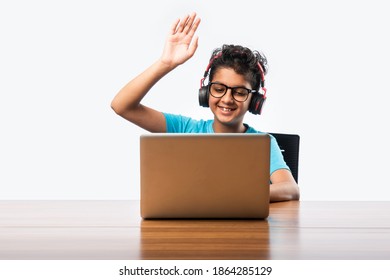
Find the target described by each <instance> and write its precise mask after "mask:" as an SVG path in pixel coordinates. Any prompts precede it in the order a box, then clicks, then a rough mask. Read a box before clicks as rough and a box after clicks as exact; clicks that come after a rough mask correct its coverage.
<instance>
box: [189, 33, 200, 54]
mask: <svg viewBox="0 0 390 280" xmlns="http://www.w3.org/2000/svg"><path fill="white" fill-rule="evenodd" d="M198 41H199V37H195V39H194V41H193V42H192V44H191V45H190V47H189V48H188V52H189V56H190V57H192V56H193V55H194V53H195V51H196V49H197V48H198Z"/></svg>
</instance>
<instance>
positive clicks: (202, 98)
mask: <svg viewBox="0 0 390 280" xmlns="http://www.w3.org/2000/svg"><path fill="white" fill-rule="evenodd" d="M199 105H200V106H202V107H209V88H208V87H207V86H202V87H201V88H200V89H199Z"/></svg>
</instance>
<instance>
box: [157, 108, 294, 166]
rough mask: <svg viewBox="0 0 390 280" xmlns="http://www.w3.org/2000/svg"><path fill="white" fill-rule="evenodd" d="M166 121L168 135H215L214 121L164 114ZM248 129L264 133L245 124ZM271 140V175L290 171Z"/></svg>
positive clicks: (275, 144) (273, 140) (274, 140)
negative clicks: (279, 171) (279, 170)
mask: <svg viewBox="0 0 390 280" xmlns="http://www.w3.org/2000/svg"><path fill="white" fill-rule="evenodd" d="M163 114H164V116H165V120H166V125H167V132H168V133H214V129H213V122H214V120H206V121H205V120H194V119H191V118H189V117H185V116H181V115H173V114H168V113H163ZM245 126H246V127H247V128H248V129H247V130H246V133H263V132H260V131H257V130H255V129H254V128H252V127H250V126H248V125H246V124H245ZM270 138H271V162H270V174H272V173H273V172H275V171H276V170H278V169H288V170H290V168H289V167H288V166H287V164H286V162H285V161H284V159H283V155H282V152H281V151H280V148H279V146H278V143H277V142H276V139H275V137H273V136H272V135H270Z"/></svg>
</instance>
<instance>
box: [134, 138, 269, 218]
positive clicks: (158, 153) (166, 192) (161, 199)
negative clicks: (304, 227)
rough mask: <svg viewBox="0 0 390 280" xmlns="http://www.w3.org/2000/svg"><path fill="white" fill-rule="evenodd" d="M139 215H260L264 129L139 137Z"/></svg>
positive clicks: (264, 197) (265, 168) (265, 196)
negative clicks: (254, 131) (243, 131)
mask: <svg viewBox="0 0 390 280" xmlns="http://www.w3.org/2000/svg"><path fill="white" fill-rule="evenodd" d="M140 172H141V176H140V181H141V217H142V218H144V219H151V218H154V219H159V218H160V219H161V218H162V219H220V218H223V219H264V218H266V217H267V216H268V214H269V185H270V137H269V135H267V134H239V133H232V134H227V133H223V134H187V133H186V134H179V133H173V134H171V133H154V134H145V135H141V137H140Z"/></svg>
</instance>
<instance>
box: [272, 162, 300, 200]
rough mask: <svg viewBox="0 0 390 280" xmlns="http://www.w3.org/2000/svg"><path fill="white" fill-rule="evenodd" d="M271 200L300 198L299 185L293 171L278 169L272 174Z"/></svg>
mask: <svg viewBox="0 0 390 280" xmlns="http://www.w3.org/2000/svg"><path fill="white" fill-rule="evenodd" d="M271 182H272V184H271V186H270V202H277V201H286V200H299V187H298V185H297V183H296V182H295V180H294V177H293V176H292V174H291V172H290V171H288V170H286V169H280V170H276V171H275V172H274V173H272V175H271Z"/></svg>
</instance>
